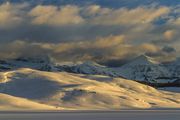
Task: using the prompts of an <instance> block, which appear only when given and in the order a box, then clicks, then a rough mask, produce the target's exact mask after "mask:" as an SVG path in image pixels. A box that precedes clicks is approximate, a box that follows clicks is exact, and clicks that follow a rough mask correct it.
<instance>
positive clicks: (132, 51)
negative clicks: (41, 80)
mask: <svg viewBox="0 0 180 120" xmlns="http://www.w3.org/2000/svg"><path fill="white" fill-rule="evenodd" d="M171 13H172V8H170V7H166V6H139V7H136V8H125V7H124V8H106V7H102V6H100V5H86V6H74V5H65V6H55V5H38V6H31V5H29V4H10V3H7V4H2V5H0V28H1V29H0V43H1V45H0V47H1V48H0V57H1V58H14V57H18V56H22V55H29V56H34V55H39V54H48V55H50V56H52V57H53V58H55V59H57V60H58V61H66V60H76V61H78V60H96V61H101V60H102V61H107V60H119V59H127V58H128V59H130V58H133V57H136V56H138V55H140V54H144V53H148V54H149V55H150V54H151V55H152V56H155V57H157V56H160V57H162V56H168V55H171V54H175V53H178V51H180V50H178V48H179V47H178V46H179V44H177V43H178V41H179V34H177V33H178V31H179V30H180V28H179V27H178V21H179V18H174V17H172V16H170V14H171ZM164 18H168V20H167V21H166V22H164V23H163V24H156V23H155V22H157V21H158V20H161V19H164ZM164 46H172V48H177V52H173V51H172V52H170V48H168V49H167V48H166V49H165V48H164V49H162V48H163V47H164ZM29 50H31V51H29Z"/></svg>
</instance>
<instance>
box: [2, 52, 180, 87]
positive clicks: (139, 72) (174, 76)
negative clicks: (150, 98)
mask: <svg viewBox="0 0 180 120" xmlns="http://www.w3.org/2000/svg"><path fill="white" fill-rule="evenodd" d="M179 65H180V60H179V59H177V60H176V61H173V62H170V63H167V64H163V63H160V62H157V61H155V60H154V59H153V58H151V57H148V56H145V55H141V56H139V57H137V58H135V59H133V60H131V61H130V62H128V63H126V64H124V65H122V66H121V67H108V66H103V65H100V64H98V63H95V62H92V61H85V62H77V63H72V62H69V63H57V62H53V61H52V60H50V59H49V58H48V57H39V58H38V57H35V58H28V57H20V58H17V59H14V60H4V61H3V60H1V61H0V70H1V71H8V70H16V69H20V68H31V69H36V70H41V71H50V72H68V73H76V74H86V75H104V76H109V77H114V78H118V77H122V78H125V79H130V80H135V81H138V82H141V83H144V84H148V85H152V86H155V87H165V86H176V87H178V86H180V84H179V83H180V68H179Z"/></svg>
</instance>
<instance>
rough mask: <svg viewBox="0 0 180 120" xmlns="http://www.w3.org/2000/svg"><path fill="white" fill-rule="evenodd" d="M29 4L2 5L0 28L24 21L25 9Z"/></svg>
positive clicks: (0, 6)
mask: <svg viewBox="0 0 180 120" xmlns="http://www.w3.org/2000/svg"><path fill="white" fill-rule="evenodd" d="M25 7H27V4H16V5H13V4H10V3H8V2H7V3H5V4H1V5H0V29H2V28H9V27H15V26H17V25H19V24H20V23H21V22H23V20H24V19H23V14H24V13H23V9H24V8H25Z"/></svg>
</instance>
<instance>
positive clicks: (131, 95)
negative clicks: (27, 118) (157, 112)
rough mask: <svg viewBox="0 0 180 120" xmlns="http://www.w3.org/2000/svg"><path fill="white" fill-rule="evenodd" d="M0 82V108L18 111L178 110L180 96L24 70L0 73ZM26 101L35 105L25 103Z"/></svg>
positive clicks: (116, 81)
mask: <svg viewBox="0 0 180 120" xmlns="http://www.w3.org/2000/svg"><path fill="white" fill-rule="evenodd" d="M0 78H1V82H0V88H1V89H0V93H3V94H2V95H1V96H3V97H1V98H4V99H5V101H4V100H3V99H1V100H0V106H5V107H6V106H7V105H9V106H10V107H9V108H11V107H14V106H18V105H19V106H20V108H21V106H23V105H24V106H25V107H24V109H31V108H42V109H47V108H48V106H54V107H53V108H57V109H61V108H64V109H74V110H90V109H91V110H92V109H94V110H95V109H101V110H105V109H108V110H119V109H135V108H180V93H173V92H165V91H160V90H156V89H154V88H152V87H150V86H147V85H143V84H140V83H137V82H135V81H131V80H126V79H123V78H111V77H108V76H101V75H83V74H79V75H78V74H73V73H65V72H45V71H39V70H33V69H28V68H23V69H18V70H14V71H9V72H2V73H1V75H0ZM11 96H14V97H11ZM21 98H22V99H21ZM27 99H28V101H29V100H30V101H33V102H35V103H29V102H26V101H27ZM8 101H9V102H8ZM13 101H14V103H13ZM21 101H22V102H21ZM23 101H25V103H26V104H24V102H23ZM36 103H38V104H37V105H36ZM27 104H28V106H27V107H26V105H27ZM39 104H46V105H47V107H41V106H40V105H39ZM51 108H52V107H49V109H51ZM0 110H4V107H0Z"/></svg>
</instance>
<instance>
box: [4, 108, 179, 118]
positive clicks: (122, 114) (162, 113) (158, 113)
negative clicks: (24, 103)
mask: <svg viewBox="0 0 180 120" xmlns="http://www.w3.org/2000/svg"><path fill="white" fill-rule="evenodd" d="M0 120H180V110H146V111H143V110H132V111H129V110H127V111H104V112H101V111H86V112H84V111H83V112H81V111H77V112H76V111H74V112H0Z"/></svg>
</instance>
